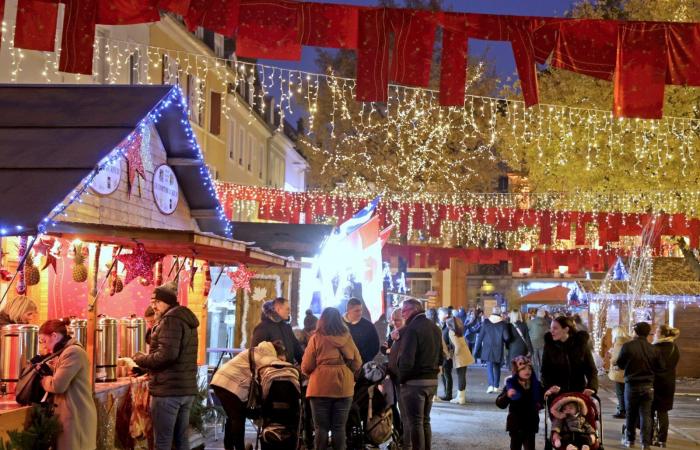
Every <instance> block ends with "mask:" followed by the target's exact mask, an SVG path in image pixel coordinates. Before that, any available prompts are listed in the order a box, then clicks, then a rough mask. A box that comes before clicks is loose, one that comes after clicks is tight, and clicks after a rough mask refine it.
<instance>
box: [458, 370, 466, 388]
mask: <svg viewBox="0 0 700 450" xmlns="http://www.w3.org/2000/svg"><path fill="white" fill-rule="evenodd" d="M457 389H458V390H460V391H465V390H466V389H467V366H464V367H458V368H457Z"/></svg>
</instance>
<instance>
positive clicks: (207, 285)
mask: <svg viewBox="0 0 700 450" xmlns="http://www.w3.org/2000/svg"><path fill="white" fill-rule="evenodd" d="M210 291H211V267H209V263H206V262H205V263H204V297H209V292H210Z"/></svg>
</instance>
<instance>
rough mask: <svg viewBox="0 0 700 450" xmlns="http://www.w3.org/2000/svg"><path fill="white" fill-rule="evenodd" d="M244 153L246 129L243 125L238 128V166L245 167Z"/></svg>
mask: <svg viewBox="0 0 700 450" xmlns="http://www.w3.org/2000/svg"><path fill="white" fill-rule="evenodd" d="M243 152H245V129H244V128H243V125H240V126H239V127H238V164H239V165H241V166H242V165H243Z"/></svg>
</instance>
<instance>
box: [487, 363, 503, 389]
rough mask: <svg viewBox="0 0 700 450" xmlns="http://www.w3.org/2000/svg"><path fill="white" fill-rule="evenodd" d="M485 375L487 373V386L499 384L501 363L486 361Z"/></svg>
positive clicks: (497, 385)
mask: <svg viewBox="0 0 700 450" xmlns="http://www.w3.org/2000/svg"><path fill="white" fill-rule="evenodd" d="M486 375H488V379H489V386H493V387H495V388H497V387H499V385H500V384H501V363H500V362H491V361H486Z"/></svg>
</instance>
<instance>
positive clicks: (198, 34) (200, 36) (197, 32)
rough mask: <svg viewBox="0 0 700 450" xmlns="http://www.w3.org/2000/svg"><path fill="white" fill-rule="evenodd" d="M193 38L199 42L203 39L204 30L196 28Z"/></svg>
mask: <svg viewBox="0 0 700 450" xmlns="http://www.w3.org/2000/svg"><path fill="white" fill-rule="evenodd" d="M194 36H195V37H196V38H197V39H199V40H200V41H201V40H203V39H204V28H202V27H197V29H196V30H194Z"/></svg>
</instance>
